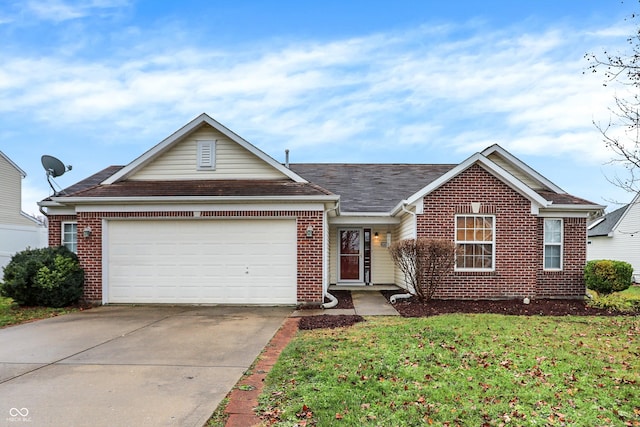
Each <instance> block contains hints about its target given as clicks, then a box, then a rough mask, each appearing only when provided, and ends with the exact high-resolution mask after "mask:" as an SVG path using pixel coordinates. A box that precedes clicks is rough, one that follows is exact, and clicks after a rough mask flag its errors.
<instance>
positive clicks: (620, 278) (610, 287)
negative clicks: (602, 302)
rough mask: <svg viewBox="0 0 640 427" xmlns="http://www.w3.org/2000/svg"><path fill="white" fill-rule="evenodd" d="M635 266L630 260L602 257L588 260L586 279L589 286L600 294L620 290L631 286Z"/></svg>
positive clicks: (585, 269)
mask: <svg viewBox="0 0 640 427" xmlns="http://www.w3.org/2000/svg"><path fill="white" fill-rule="evenodd" d="M632 275H633V267H632V266H631V264H629V263H628V262H624V261H613V260H609V259H601V260H595V261H589V262H587V265H586V266H585V267H584V280H585V282H586V284H587V288H589V289H591V290H594V291H596V292H598V293H599V294H604V295H607V294H610V293H612V292H620V291H624V290H625V289H627V288H628V287H629V286H631V283H632Z"/></svg>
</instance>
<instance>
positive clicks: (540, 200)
mask: <svg viewBox="0 0 640 427" xmlns="http://www.w3.org/2000/svg"><path fill="white" fill-rule="evenodd" d="M476 163H478V164H479V165H480V166H481V167H482V168H484V169H485V170H487V171H488V172H489V173H491V174H492V175H494V176H496V177H497V178H498V179H500V180H501V181H502V182H504V183H505V184H507V185H508V186H509V187H511V188H512V189H513V190H515V191H516V192H518V193H520V194H522V195H523V196H525V197H526V198H528V199H529V200H530V201H531V202H533V203H534V204H536V205H539V206H540V207H546V206H549V205H551V202H550V201H548V200H546V199H545V198H544V197H542V196H540V195H539V194H538V193H536V192H535V191H533V190H532V189H531V188H529V187H528V186H526V185H525V184H524V183H523V182H522V181H520V180H519V179H517V178H516V177H514V176H513V175H512V174H510V173H509V172H508V171H506V170H505V169H503V168H501V167H500V166H498V165H497V164H496V163H494V162H492V161H491V160H489V159H488V158H487V157H486V156H485V155H484V154H482V153H476V154H474V155H472V156H471V157H469V158H467V159H466V160H465V161H463V162H462V163H460V164H459V165H458V166H456V167H455V168H453V169H451V170H450V171H449V172H447V173H445V174H444V175H442V176H441V177H440V178H438V179H436V180H435V181H433V182H432V183H430V184H429V185H427V186H426V187H424V188H423V189H422V190H420V191H418V192H417V193H415V194H414V195H412V196H411V197H409V198H408V199H407V200H406V203H405V205H406V204H413V203H415V202H416V201H418V200H419V199H421V198H423V197H424V196H426V195H427V194H429V193H431V192H432V191H434V190H436V189H437V188H439V187H441V186H442V185H444V184H445V183H447V182H448V181H450V180H451V179H453V178H455V177H456V176H458V175H459V174H461V173H462V172H464V171H465V170H467V169H469V168H470V167H471V166H473V165H474V164H476Z"/></svg>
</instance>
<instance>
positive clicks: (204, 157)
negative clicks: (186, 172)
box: [198, 141, 216, 170]
mask: <svg viewBox="0 0 640 427" xmlns="http://www.w3.org/2000/svg"><path fill="white" fill-rule="evenodd" d="M215 166H216V142H215V141H198V169H209V170H210V169H215Z"/></svg>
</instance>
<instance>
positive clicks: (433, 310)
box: [382, 291, 640, 317]
mask: <svg viewBox="0 0 640 427" xmlns="http://www.w3.org/2000/svg"><path fill="white" fill-rule="evenodd" d="M397 293H398V292H395V291H382V294H383V295H384V296H385V298H387V300H389V298H390V297H391V295H394V294H397ZM393 307H394V308H395V309H396V310H397V311H398V313H400V315H401V316H402V317H427V316H437V315H439V314H447V313H493V314H508V315H516V316H539V315H541V316H568V315H571V316H621V315H638V314H640V313H621V312H618V311H613V310H606V309H601V308H594V307H589V306H588V305H587V303H586V301H585V300H579V299H535V300H531V302H530V303H529V304H524V303H523V302H522V300H521V299H517V300H516V299H514V300H498V301H492V300H480V301H470V300H464V301H463V300H431V301H429V302H421V301H420V300H418V299H417V298H414V297H411V298H408V299H400V300H397V301H396V303H395V304H394V305H393Z"/></svg>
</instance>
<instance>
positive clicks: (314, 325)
mask: <svg viewBox="0 0 640 427" xmlns="http://www.w3.org/2000/svg"><path fill="white" fill-rule="evenodd" d="M358 322H364V318H363V317H362V316H358V315H352V314H339V315H337V316H336V315H332V314H323V315H321V316H307V317H301V318H300V325H299V326H298V328H299V329H302V330H309V329H322V328H329V329H334V328H342V327H344V326H352V325H354V324H356V323H358Z"/></svg>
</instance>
